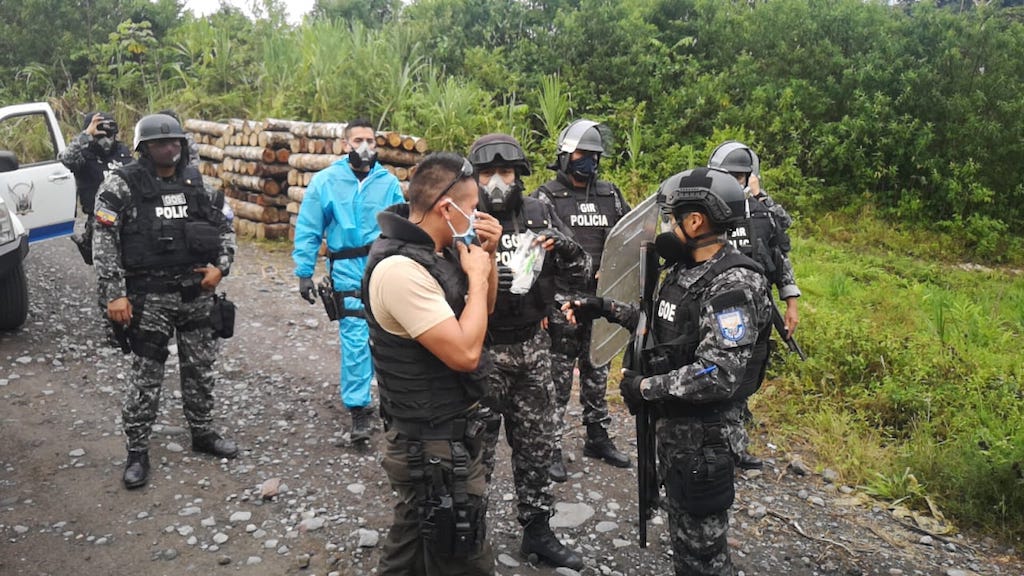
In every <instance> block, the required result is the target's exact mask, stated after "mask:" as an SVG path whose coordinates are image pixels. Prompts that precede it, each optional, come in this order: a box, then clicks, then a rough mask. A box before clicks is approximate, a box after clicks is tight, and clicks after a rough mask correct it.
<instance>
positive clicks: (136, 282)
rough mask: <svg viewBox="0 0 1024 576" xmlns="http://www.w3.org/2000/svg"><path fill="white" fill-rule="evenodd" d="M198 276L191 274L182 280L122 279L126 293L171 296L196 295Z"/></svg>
mask: <svg viewBox="0 0 1024 576" xmlns="http://www.w3.org/2000/svg"><path fill="white" fill-rule="evenodd" d="M200 278H201V277H200V276H199V275H198V274H191V275H188V276H186V277H184V278H160V277H152V276H128V277H127V278H125V279H124V283H125V288H127V289H128V292H132V293H142V294H172V293H174V292H181V293H182V294H184V293H186V292H188V293H191V292H193V291H194V292H196V295H198V289H199V283H200Z"/></svg>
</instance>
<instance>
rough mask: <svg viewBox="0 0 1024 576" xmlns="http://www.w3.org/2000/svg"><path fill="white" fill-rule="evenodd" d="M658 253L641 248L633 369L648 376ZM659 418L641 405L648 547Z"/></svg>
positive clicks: (641, 491)
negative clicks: (646, 358)
mask: <svg viewBox="0 0 1024 576" xmlns="http://www.w3.org/2000/svg"><path fill="white" fill-rule="evenodd" d="M658 264H659V262H658V252H657V251H656V250H655V249H654V243H653V242H646V243H644V244H642V245H641V246H640V317H639V321H638V322H637V333H636V336H634V338H633V349H632V350H631V352H632V359H633V362H632V363H633V366H632V368H633V369H639V370H637V371H638V372H640V373H641V374H643V375H645V376H646V375H648V373H647V370H646V368H647V367H646V366H645V362H644V361H643V353H644V348H645V346H646V344H647V338H648V337H649V336H650V333H651V323H652V322H653V316H654V315H653V310H654V289H655V287H656V285H657V283H658V271H659V267H658ZM656 424H657V415H656V414H655V413H654V411H653V410H652V409H651V406H650V405H648V403H647V402H641V403H640V409H639V410H638V411H637V414H636V449H637V496H638V500H639V506H640V547H641V548H647V522H648V520H650V511H651V508H654V507H657V505H658V462H657V443H658V440H657V436H656V435H655V432H656Z"/></svg>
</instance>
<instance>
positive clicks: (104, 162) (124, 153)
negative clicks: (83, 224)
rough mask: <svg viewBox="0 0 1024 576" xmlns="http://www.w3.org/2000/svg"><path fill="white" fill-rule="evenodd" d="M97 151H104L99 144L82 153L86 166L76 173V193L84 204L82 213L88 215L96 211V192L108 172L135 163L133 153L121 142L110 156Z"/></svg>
mask: <svg viewBox="0 0 1024 576" xmlns="http://www.w3.org/2000/svg"><path fill="white" fill-rule="evenodd" d="M97 150H102V149H101V148H100V146H99V144H95V143H92V144H90V145H89V146H87V147H86V149H85V150H84V151H83V153H82V155H83V156H84V157H85V166H83V167H82V169H80V170H79V171H77V172H75V191H76V192H77V193H78V200H79V202H81V203H82V211H83V212H85V213H86V214H92V213H93V212H94V211H95V209H96V191H97V190H99V189H100V184H102V183H103V179H104V178H105V177H106V176H107V172H110V171H111V170H115V169H116V168H118V167H120V166H124V165H127V164H130V163H131V162H133V161H134V158H132V154H131V152H129V151H128V148H126V147H125V145H124V144H121V143H120V142H118V143H117V144H116V145H115V146H114V149H113V150H111V151H110V152H111V153H110V154H109V155H107V154H103V153H102V152H100V153H97V152H96V151H97Z"/></svg>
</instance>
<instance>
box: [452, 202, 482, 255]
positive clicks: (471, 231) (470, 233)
mask: <svg viewBox="0 0 1024 576" xmlns="http://www.w3.org/2000/svg"><path fill="white" fill-rule="evenodd" d="M448 204H450V205H451V207H452V208H455V209H456V210H458V211H459V214H462V215H463V216H465V217H466V220H467V221H468V222H469V223H468V224H467V225H466V231H465V232H462V233H461V234H460V233H459V232H456V231H455V226H452V221H451V220H448V228H450V229H451V231H452V245H453V246H454V245H455V243H456V242H462V243H463V244H465V245H466V247H467V248H468V247H469V245H470V244H472V243H473V240H476V229H475V228H473V224H474V223H475V222H476V210H473V213H472V214H466V213H465V212H463V211H462V208H459V205H458V204H456V203H455V201H454V200H452V199H451V198H449V199H448Z"/></svg>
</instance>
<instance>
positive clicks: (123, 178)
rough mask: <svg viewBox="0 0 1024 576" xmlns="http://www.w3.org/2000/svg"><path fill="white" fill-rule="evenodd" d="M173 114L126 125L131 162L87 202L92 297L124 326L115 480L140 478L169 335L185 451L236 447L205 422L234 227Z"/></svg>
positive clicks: (133, 484) (229, 453)
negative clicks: (174, 347)
mask: <svg viewBox="0 0 1024 576" xmlns="http://www.w3.org/2000/svg"><path fill="white" fill-rule="evenodd" d="M185 142H186V141H185V134H184V132H183V131H182V129H181V125H179V124H178V122H177V121H175V120H174V118H171V117H170V116H166V115H162V114H151V115H149V116H144V117H143V118H142V119H141V120H139V122H138V124H136V126H135V150H136V152H138V154H139V159H138V161H137V162H134V163H131V164H128V165H126V166H122V167H120V168H118V169H116V170H114V172H113V173H112V174H111V175H110V176H109V177H108V178H107V179H106V180H105V181H104V182H103V185H102V186H101V187H100V190H99V196H98V198H97V201H96V213H95V217H96V232H95V236H94V238H93V254H94V256H95V260H96V273H97V276H98V279H99V281H98V285H99V299H100V305H101V306H102V307H103V308H105V309H106V311H107V315H108V317H109V319H110V320H111V322H113V323H115V324H117V325H119V326H121V327H123V329H124V330H126V331H127V334H128V340H129V343H130V346H131V351H132V353H133V354H134V356H133V359H132V373H131V381H130V387H129V391H128V397H127V398H126V399H125V403H124V408H123V411H122V419H123V423H124V432H125V436H127V445H128V446H127V447H128V459H127V463H126V466H125V471H124V478H123V479H124V485H125V486H126V487H127V488H138V487H140V486H143V485H144V484H146V482H147V480H148V479H149V437H150V433H151V431H152V426H153V422H154V421H155V420H156V416H157V412H158V410H159V404H160V388H161V384H162V382H163V374H164V362H165V361H166V360H167V355H168V349H167V345H168V342H169V341H170V339H171V337H172V336H175V335H177V344H178V358H179V360H180V365H181V368H180V370H181V392H182V404H183V405H184V411H185V418H186V419H187V420H188V424H189V428H190V431H191V434H192V450H194V451H196V452H203V453H207V454H212V455H214V456H217V457H222V458H234V457H235V455H236V454H237V453H238V447H237V446H236V445H235V443H234V442H232V441H231V440H227V439H225V438H221V437H220V435H219V434H217V432H216V431H215V430H214V427H213V419H212V415H211V411H212V408H213V384H214V377H213V368H212V366H213V362H214V360H215V356H216V346H214V345H213V344H214V330H213V325H212V322H211V311H212V310H213V305H214V297H213V292H214V290H215V289H216V288H217V285H218V284H219V283H220V280H221V278H223V277H224V276H226V275H227V274H228V272H229V270H230V268H231V263H232V261H233V260H234V254H235V235H234V232H233V231H232V230H231V227H230V226H229V225H228V224H227V221H226V220H225V218H224V215H223V213H221V211H220V210H218V209H216V208H215V207H214V206H213V194H212V193H211V192H210V191H209V190H207V189H206V188H205V187H204V186H203V180H202V177H201V176H200V174H199V172H198V170H196V169H195V168H193V167H189V166H188V165H187V159H186V157H185V155H184V154H183V147H184V146H186V143H185Z"/></svg>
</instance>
